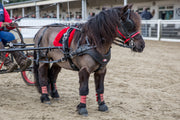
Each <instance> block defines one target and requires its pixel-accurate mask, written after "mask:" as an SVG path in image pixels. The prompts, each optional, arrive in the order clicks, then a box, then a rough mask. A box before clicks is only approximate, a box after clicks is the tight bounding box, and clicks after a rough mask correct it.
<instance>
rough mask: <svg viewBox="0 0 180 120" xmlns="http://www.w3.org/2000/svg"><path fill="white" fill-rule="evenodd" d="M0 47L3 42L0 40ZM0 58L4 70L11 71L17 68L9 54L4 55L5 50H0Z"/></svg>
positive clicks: (1, 47) (2, 46)
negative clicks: (4, 67)
mask: <svg viewBox="0 0 180 120" xmlns="http://www.w3.org/2000/svg"><path fill="white" fill-rule="evenodd" d="M0 49H4V44H3V43H2V42H0ZM0 60H1V61H2V62H4V66H6V70H7V71H6V72H13V71H14V70H15V69H17V68H18V65H17V64H15V63H13V62H12V60H11V59H10V57H9V56H6V52H0Z"/></svg>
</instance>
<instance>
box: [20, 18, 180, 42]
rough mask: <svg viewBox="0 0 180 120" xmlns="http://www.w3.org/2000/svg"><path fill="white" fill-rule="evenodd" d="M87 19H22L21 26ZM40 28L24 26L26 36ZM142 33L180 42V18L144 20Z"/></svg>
mask: <svg viewBox="0 0 180 120" xmlns="http://www.w3.org/2000/svg"><path fill="white" fill-rule="evenodd" d="M82 22H85V21H60V20H57V19H29V18H28V19H22V20H21V21H20V22H19V23H18V24H19V25H20V26H44V25H48V24H53V23H62V24H67V25H72V24H75V23H82ZM38 30H39V28H36V29H34V28H33V29H32V28H22V29H21V33H22V35H23V37H24V38H33V37H34V36H35V34H36V33H37V31H38ZM141 34H142V35H143V38H144V39H145V40H161V41H174V42H180V20H142V25H141Z"/></svg>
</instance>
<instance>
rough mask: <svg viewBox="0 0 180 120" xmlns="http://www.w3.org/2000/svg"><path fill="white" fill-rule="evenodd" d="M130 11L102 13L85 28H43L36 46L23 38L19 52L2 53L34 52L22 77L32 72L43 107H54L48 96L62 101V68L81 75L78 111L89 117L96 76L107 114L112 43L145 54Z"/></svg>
mask: <svg viewBox="0 0 180 120" xmlns="http://www.w3.org/2000/svg"><path fill="white" fill-rule="evenodd" d="M131 7H132V5H127V6H124V7H115V8H112V9H108V10H105V11H101V12H100V13H99V14H98V15H96V16H95V17H93V18H91V19H90V20H88V21H87V22H86V23H83V24H75V25H73V26H68V27H67V26H66V25H63V24H51V25H46V26H43V27H42V28H41V29H40V30H39V31H38V32H37V33H36V35H35V37H34V44H26V43H24V41H23V39H22V36H21V35H20V36H21V43H20V44H17V45H18V46H21V47H20V48H16V47H14V46H16V44H13V45H11V44H10V45H9V46H10V48H9V49H5V50H0V51H6V52H11V51H33V56H32V54H31V53H30V52H27V53H26V54H27V56H29V57H31V56H32V58H33V67H30V68H28V69H27V70H26V71H25V73H24V74H23V73H22V76H23V77H24V75H25V74H27V73H28V72H32V71H33V74H34V79H35V84H36V87H37V89H38V92H39V93H40V94H41V97H40V100H41V102H42V103H46V104H50V103H51V102H50V98H49V95H50V96H51V97H52V98H53V99H57V100H58V99H59V98H60V96H59V94H58V91H57V88H56V79H57V76H58V74H59V72H60V71H61V68H65V69H69V70H74V71H78V75H79V83H80V87H79V95H80V103H79V104H78V106H77V111H78V113H79V114H80V115H85V116H86V115H87V114H88V112H87V109H86V96H87V95H88V93H89V87H88V81H89V77H90V74H91V73H94V80H95V89H96V97H97V103H98V110H99V111H102V112H105V111H107V110H108V107H107V105H106V104H105V101H104V98H103V93H104V78H105V75H106V65H107V64H108V62H109V61H110V58H111V46H112V43H115V44H117V45H119V46H122V47H127V48H131V50H132V51H134V52H142V51H143V49H144V47H145V43H144V40H143V38H142V36H141V34H140V32H139V30H140V17H139V15H138V14H136V13H135V12H133V11H131ZM17 31H18V30H17ZM59 31H60V32H59ZM61 31H63V34H62V32H61ZM116 37H118V38H120V39H121V40H119V39H116ZM69 41H71V42H69ZM27 46H34V47H27ZM25 82H27V79H25Z"/></svg>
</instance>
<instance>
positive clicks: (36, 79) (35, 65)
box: [33, 51, 41, 93]
mask: <svg viewBox="0 0 180 120" xmlns="http://www.w3.org/2000/svg"><path fill="white" fill-rule="evenodd" d="M36 59H37V52H36V51H34V64H33V69H34V80H35V86H36V88H37V90H38V92H39V93H41V87H40V83H39V73H38V68H39V64H38V63H37V62H36Z"/></svg>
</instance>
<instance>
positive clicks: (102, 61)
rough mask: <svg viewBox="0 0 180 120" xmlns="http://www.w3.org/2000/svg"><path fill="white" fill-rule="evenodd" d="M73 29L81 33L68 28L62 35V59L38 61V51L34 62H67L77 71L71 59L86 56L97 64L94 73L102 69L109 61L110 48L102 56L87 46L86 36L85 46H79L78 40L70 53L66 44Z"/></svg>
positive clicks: (92, 47)
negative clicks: (76, 45)
mask: <svg viewBox="0 0 180 120" xmlns="http://www.w3.org/2000/svg"><path fill="white" fill-rule="evenodd" d="M53 25H54V24H53ZM56 25H57V24H56ZM47 28H48V27H46V28H45V29H44V31H43V32H42V35H41V37H40V38H39V40H38V47H40V42H41V40H42V36H43V35H44V33H45V31H46V30H47ZM74 29H76V30H79V31H81V29H79V28H77V27H74V26H70V27H69V29H68V30H67V31H66V33H64V34H63V37H62V38H61V39H62V45H63V46H62V47H61V51H62V52H63V54H64V57H63V58H61V59H59V60H56V61H39V60H38V59H39V55H40V51H37V52H38V54H37V57H36V59H37V60H36V61H38V62H42V63H56V62H64V61H68V62H69V64H70V66H71V68H72V69H73V70H75V71H79V68H78V67H77V66H76V65H75V64H74V63H73V61H72V59H73V58H74V57H75V56H82V55H85V54H88V55H90V56H91V57H92V58H93V59H94V60H95V61H96V62H97V63H98V64H99V67H98V69H97V70H95V72H96V71H98V70H100V69H101V68H103V67H104V66H105V65H106V64H107V63H108V62H109V61H110V59H111V48H110V49H109V51H108V52H107V54H105V55H102V54H101V53H99V52H98V51H97V50H96V46H92V45H90V44H89V41H88V37H87V36H86V44H83V45H79V42H80V39H79V42H78V47H77V49H76V50H75V51H71V49H70V47H69V46H68V43H69V42H68V41H69V36H70V34H71V32H72V31H73V30H74ZM47 53H48V51H47V52H46V57H47Z"/></svg>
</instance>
